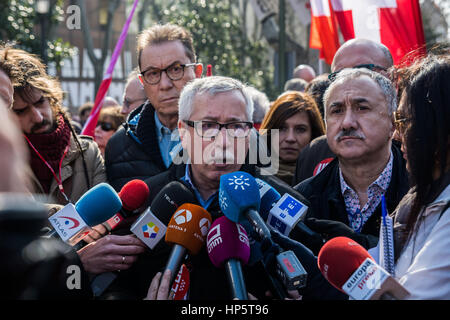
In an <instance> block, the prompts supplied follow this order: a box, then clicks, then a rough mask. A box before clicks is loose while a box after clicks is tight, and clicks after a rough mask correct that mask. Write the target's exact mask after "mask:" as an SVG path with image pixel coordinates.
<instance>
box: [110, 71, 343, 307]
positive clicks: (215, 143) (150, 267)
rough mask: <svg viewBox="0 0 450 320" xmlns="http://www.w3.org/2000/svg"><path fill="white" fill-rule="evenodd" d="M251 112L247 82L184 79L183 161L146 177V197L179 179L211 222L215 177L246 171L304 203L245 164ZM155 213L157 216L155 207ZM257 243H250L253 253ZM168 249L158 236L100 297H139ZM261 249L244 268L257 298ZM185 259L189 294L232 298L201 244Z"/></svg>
mask: <svg viewBox="0 0 450 320" xmlns="http://www.w3.org/2000/svg"><path fill="white" fill-rule="evenodd" d="M252 114H253V104H252V102H251V98H250V96H249V94H248V93H247V91H246V87H245V86H244V85H243V84H242V83H240V82H239V81H237V80H234V79H231V78H226V77H208V78H203V79H197V80H194V81H192V82H190V83H189V84H187V85H186V86H185V88H184V89H183V92H182V94H181V97H180V110H179V122H178V129H179V132H180V137H181V141H182V146H183V152H186V153H187V160H188V161H187V162H184V163H179V164H176V165H172V166H171V167H170V168H169V170H168V171H166V172H163V173H161V174H159V175H156V176H154V177H151V178H149V179H147V180H146V183H147V184H148V185H149V189H150V190H151V191H150V197H149V202H151V201H152V200H153V198H154V197H155V196H156V194H157V193H158V192H159V191H160V190H161V189H162V188H163V187H164V186H166V185H167V184H168V183H170V182H172V181H179V182H181V183H183V184H184V185H185V186H186V187H187V188H188V189H189V190H190V191H191V192H192V194H193V195H194V198H195V203H194V204H197V205H200V206H202V207H203V208H204V209H206V210H207V211H208V212H209V213H210V214H211V217H212V220H213V221H214V220H215V219H217V218H219V217H221V216H223V213H222V211H221V209H220V206H219V197H218V191H219V184H220V177H221V176H222V175H224V174H227V173H231V172H236V171H245V172H247V173H250V174H251V175H253V176H254V177H255V178H260V179H262V180H264V181H265V182H266V183H268V184H269V185H271V186H272V187H274V188H275V189H276V190H277V191H278V192H279V193H280V194H284V193H289V194H290V195H292V196H294V197H296V198H297V199H299V200H300V201H302V202H304V203H305V204H307V203H308V202H307V201H306V199H305V198H304V197H303V196H302V195H300V194H299V193H298V192H296V191H295V190H293V189H292V188H291V187H289V186H288V185H287V184H285V183H284V182H282V181H281V180H279V179H277V178H276V177H273V176H268V175H264V173H263V172H262V171H261V170H260V168H259V167H257V166H256V165H255V164H251V163H249V160H248V159H249V158H250V157H249V156H248V154H249V152H250V151H249V149H250V148H249V142H250V138H249V137H250V133H251V130H252V129H251V128H252V123H251V122H250V119H252ZM223 129H224V130H223ZM185 159H186V158H185ZM180 205H181V204H180ZM154 214H155V215H156V216H158V213H157V212H154ZM249 229H251V228H248V229H247V230H248V231H249V232H250V233H251V230H249ZM253 239H254V240H255V241H256V242H258V239H256V238H253ZM257 247H258V246H255V245H254V244H253V245H252V249H251V250H252V251H253V252H252V253H253V254H255V251H254V250H257ZM170 250H171V247H170V246H169V245H168V244H166V243H165V242H164V241H161V242H160V243H158V245H157V246H156V247H155V248H154V249H153V250H151V251H150V250H149V251H147V252H146V253H144V254H142V255H141V256H140V257H139V259H138V261H137V262H136V264H135V265H133V266H132V267H131V268H130V269H129V270H126V271H124V272H121V274H120V275H119V277H118V278H117V280H116V281H115V282H114V283H113V285H112V286H111V288H110V290H109V291H108V292H107V293H106V294H105V295H104V298H144V297H145V295H146V293H147V290H148V288H149V284H150V282H151V280H152V278H153V277H154V276H155V275H156V274H157V272H159V271H162V270H163V269H164V267H165V264H166V263H167V260H168V257H169V254H170ZM262 250H263V251H264V250H265V249H264V248H263V249H262ZM263 251H261V253H260V257H259V258H255V259H254V260H253V261H251V262H250V263H249V264H248V265H247V266H245V267H244V268H243V269H244V278H245V282H246V287H247V291H248V292H250V293H252V294H253V295H255V296H256V297H258V298H259V299H262V298H264V297H265V293H266V292H267V291H268V290H271V289H272V286H271V281H270V280H269V278H268V277H267V275H266V272H265V271H264V266H263V264H261V260H262V259H264V257H263V256H264V255H263V253H262V252H263ZM264 252H265V251H264ZM185 264H186V265H187V266H188V269H189V273H190V287H189V295H188V298H189V299H191V300H199V299H214V300H218V299H231V298H232V297H231V294H230V292H229V289H228V287H229V286H228V281H227V278H226V274H225V271H224V270H223V269H218V268H216V267H214V265H213V264H212V263H211V261H210V260H209V257H208V253H207V250H206V248H205V247H203V248H202V250H201V251H200V253H199V254H198V255H196V256H189V257H188V259H187V260H186V261H185ZM320 286H321V287H322V288H326V289H325V290H327V292H329V296H328V297H333V298H342V297H343V295H342V294H340V293H339V292H337V290H335V289H334V288H332V287H331V286H330V285H328V284H327V283H325V284H323V281H322V282H321V284H320Z"/></svg>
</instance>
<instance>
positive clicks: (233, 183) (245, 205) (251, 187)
mask: <svg viewBox="0 0 450 320" xmlns="http://www.w3.org/2000/svg"><path fill="white" fill-rule="evenodd" d="M260 185H261V184H260ZM275 197H276V194H275ZM219 204H220V208H221V209H222V212H223V213H224V215H225V216H226V217H227V218H228V219H230V220H231V221H233V222H239V221H242V220H244V219H245V218H247V220H248V221H249V222H250V224H251V225H252V226H253V228H254V230H255V231H256V232H257V233H258V235H259V236H260V238H261V239H263V240H266V241H267V242H269V243H270V244H271V245H273V246H274V245H275V244H274V243H273V241H272V239H271V235H270V230H269V228H268V227H267V226H266V224H265V223H264V221H263V220H262V218H261V216H260V215H259V213H258V210H259V208H260V204H261V200H260V188H259V187H258V183H257V181H256V180H255V178H254V177H253V176H252V175H250V174H248V173H246V172H242V171H236V172H233V173H228V174H225V175H222V176H221V177H220V189H219ZM278 255H279V253H278V254H277V257H278ZM290 257H291V259H292V261H294V260H296V262H295V263H291V264H290V265H291V266H292V267H294V268H295V267H297V266H301V264H300V262H299V261H298V259H297V257H296V256H295V255H293V256H292V255H291V256H290ZM282 262H283V260H282ZM279 272H281V273H284V272H286V274H284V275H283V276H280V275H279ZM279 272H277V276H278V277H279V278H280V279H281V280H282V281H283V283H285V284H287V285H289V286H292V285H293V284H294V283H297V285H299V286H300V285H301V282H296V281H295V280H293V281H292V283H291V282H289V281H287V280H288V279H295V277H294V278H293V277H292V275H293V274H298V275H300V274H301V273H302V271H301V270H298V271H295V272H291V271H290V270H289V269H286V268H284V267H283V266H281V267H280V268H279ZM269 273H270V272H269ZM270 280H271V281H272V289H273V290H274V291H276V292H275V294H276V295H278V297H280V298H284V297H285V296H286V295H285V293H284V292H282V289H281V288H279V287H278V284H277V283H276V282H274V281H273V279H270ZM297 288H298V289H300V288H301V287H297Z"/></svg>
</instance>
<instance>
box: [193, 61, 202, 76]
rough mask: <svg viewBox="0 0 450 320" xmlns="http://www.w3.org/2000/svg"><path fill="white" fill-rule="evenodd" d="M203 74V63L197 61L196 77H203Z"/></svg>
mask: <svg viewBox="0 0 450 320" xmlns="http://www.w3.org/2000/svg"><path fill="white" fill-rule="evenodd" d="M202 74H203V64H201V63H197V64H196V65H195V77H196V78H201V77H202Z"/></svg>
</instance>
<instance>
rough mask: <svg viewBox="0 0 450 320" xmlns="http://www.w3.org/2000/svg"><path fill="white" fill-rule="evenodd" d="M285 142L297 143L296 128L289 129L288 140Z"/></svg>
mask: <svg viewBox="0 0 450 320" xmlns="http://www.w3.org/2000/svg"><path fill="white" fill-rule="evenodd" d="M284 140H285V141H287V142H295V141H296V139H295V134H294V128H289V129H288V132H287V135H286V138H285V139H284Z"/></svg>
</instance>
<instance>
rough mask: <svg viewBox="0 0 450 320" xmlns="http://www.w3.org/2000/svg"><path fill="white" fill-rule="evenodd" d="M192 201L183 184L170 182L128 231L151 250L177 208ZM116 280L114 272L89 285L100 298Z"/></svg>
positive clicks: (104, 274)
mask: <svg viewBox="0 0 450 320" xmlns="http://www.w3.org/2000/svg"><path fill="white" fill-rule="evenodd" d="M194 200H195V196H194V195H193V194H192V192H191V191H190V190H189V189H188V188H187V187H186V186H185V185H184V184H182V183H181V182H179V181H172V182H170V183H169V184H167V185H166V186H165V187H164V188H162V189H161V190H160V191H159V192H158V193H157V195H156V196H155V198H154V199H153V201H152V203H151V206H150V207H149V208H147V210H145V211H144V213H143V214H141V216H140V217H139V218H138V219H137V220H136V221H135V222H134V223H133V224H132V225H131V227H130V231H131V232H133V233H134V234H135V235H136V237H138V238H139V239H140V240H141V241H142V242H144V243H145V244H146V245H147V246H148V247H149V248H150V249H153V248H155V247H156V245H157V244H158V243H159V242H160V241H161V239H162V238H163V237H164V236H165V234H166V230H167V225H168V224H169V221H170V218H171V217H172V215H173V214H174V212H175V211H176V210H177V208H178V207H179V206H180V205H181V204H183V203H186V202H193V201H194ZM116 278H117V273H115V272H105V273H102V274H99V275H97V276H96V277H95V278H94V279H93V280H92V283H91V287H92V290H93V291H94V295H95V296H100V295H101V294H102V293H103V292H104V291H105V290H106V289H107V288H108V287H109V285H110V284H111V283H112V282H113V281H114V280H115V279H116Z"/></svg>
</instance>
